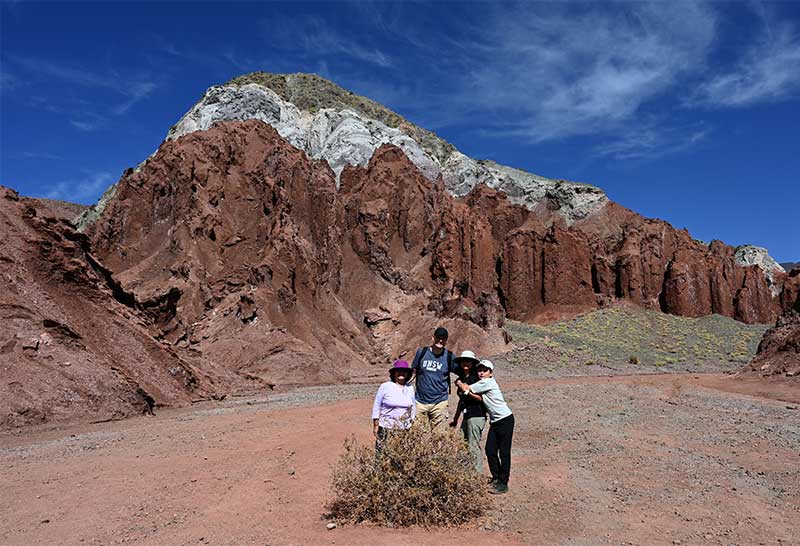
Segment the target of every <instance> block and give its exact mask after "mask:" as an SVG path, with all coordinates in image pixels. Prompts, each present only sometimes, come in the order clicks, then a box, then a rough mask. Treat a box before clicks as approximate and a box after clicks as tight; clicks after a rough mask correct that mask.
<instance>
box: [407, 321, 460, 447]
mask: <svg viewBox="0 0 800 546" xmlns="http://www.w3.org/2000/svg"><path fill="white" fill-rule="evenodd" d="M447 337H448V333H447V330H446V329H445V328H442V327H441V326H440V327H439V328H437V329H436V330H435V331H434V332H433V344H432V345H431V346H430V347H422V348H421V349H417V353H416V354H415V355H414V361H413V363H412V364H411V367H412V368H413V369H414V374H415V377H416V380H417V418H418V419H423V421H424V422H426V423H430V426H431V428H432V429H433V430H438V431H442V432H446V431H447V421H448V419H447V418H448V410H447V398H448V396H449V394H450V374H451V373H458V365H457V364H456V363H455V362H454V359H453V353H451V352H450V351H449V350H448V349H446V348H445V345H446V344H447Z"/></svg>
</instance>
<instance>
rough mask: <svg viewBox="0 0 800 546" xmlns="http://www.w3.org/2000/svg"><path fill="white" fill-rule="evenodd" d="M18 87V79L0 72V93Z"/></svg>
mask: <svg viewBox="0 0 800 546" xmlns="http://www.w3.org/2000/svg"><path fill="white" fill-rule="evenodd" d="M18 85H19V79H17V77H16V76H14V75H13V74H10V73H8V72H5V71H0V91H10V90H12V89H14V88H15V87H17V86H18Z"/></svg>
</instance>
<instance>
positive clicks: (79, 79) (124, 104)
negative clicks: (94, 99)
mask: <svg viewBox="0 0 800 546" xmlns="http://www.w3.org/2000/svg"><path fill="white" fill-rule="evenodd" d="M10 60H11V61H12V62H13V63H14V65H16V66H18V67H21V68H22V69H24V70H25V71H27V72H28V73H29V74H30V75H31V77H34V78H41V77H46V78H47V79H54V80H58V81H60V82H61V83H66V84H72V85H76V86H80V87H86V88H90V89H99V90H105V91H110V92H112V93H113V94H115V95H118V96H119V97H120V100H121V102H116V103H115V104H114V105H112V106H111V107H109V113H110V114H112V115H117V116H119V115H122V114H125V113H127V112H128V111H129V110H130V109H131V108H132V107H133V106H134V105H135V104H136V103H138V102H140V101H142V100H144V99H146V98H147V97H149V96H150V95H151V94H152V93H153V92H154V91H155V90H156V89H157V87H158V86H157V84H156V83H155V82H154V81H152V79H151V78H147V77H141V78H130V77H122V76H120V75H119V74H117V73H115V72H113V71H110V72H109V73H98V72H96V71H92V70H87V69H84V68H82V67H78V66H73V65H69V64H67V63H56V62H52V61H49V60H45V59H38V58H29V57H21V56H12V57H10ZM49 102H51V103H52V99H51V100H50V101H49ZM58 108H59V107H57V106H54V105H52V104H51V109H58ZM92 115H94V116H95V117H98V118H100V117H103V116H102V115H101V114H99V113H96V112H94V113H93V114H92ZM71 123H72V125H73V126H75V127H77V128H79V129H81V130H91V129H88V127H89V125H92V126H94V128H96V126H97V125H98V124H97V123H90V122H88V121H85V120H77V121H71Z"/></svg>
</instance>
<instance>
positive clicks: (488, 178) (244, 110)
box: [167, 83, 608, 224]
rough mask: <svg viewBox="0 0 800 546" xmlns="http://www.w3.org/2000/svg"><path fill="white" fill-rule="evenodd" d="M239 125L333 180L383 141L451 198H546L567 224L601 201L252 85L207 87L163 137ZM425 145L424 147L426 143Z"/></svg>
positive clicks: (572, 186)
mask: <svg viewBox="0 0 800 546" xmlns="http://www.w3.org/2000/svg"><path fill="white" fill-rule="evenodd" d="M247 119H258V120H261V121H263V122H264V123H267V124H269V125H271V126H272V127H274V128H275V130H276V131H278V134H280V135H281V136H282V137H283V138H284V139H286V140H287V141H288V142H289V143H291V144H292V145H293V146H295V147H296V148H299V149H301V150H304V151H305V152H306V153H307V154H308V156H309V157H312V158H314V159H324V160H325V161H327V162H328V164H329V165H330V166H331V169H332V170H333V171H334V173H335V174H336V177H337V181H338V178H339V175H340V174H341V172H342V170H343V169H344V167H345V166H346V165H358V166H362V167H363V166H366V165H367V163H368V162H369V160H370V158H371V157H372V154H373V153H374V151H375V150H376V149H377V148H378V147H380V146H381V145H382V144H386V143H389V144H394V145H395V146H398V147H400V148H401V149H402V150H403V151H404V152H405V153H406V155H407V156H408V158H409V159H410V160H411V161H412V162H413V163H414V164H415V165H416V166H417V168H419V169H420V171H421V172H422V173H423V174H424V175H425V176H426V177H427V178H429V179H431V180H435V179H436V178H437V177H438V176H439V175H440V174H441V175H442V177H443V179H444V182H445V187H446V188H447V189H448V190H449V191H450V192H451V193H452V194H453V195H456V196H459V197H461V196H464V195H466V194H467V193H469V191H470V190H472V188H474V187H475V186H476V185H477V184H480V183H483V184H486V185H487V186H489V187H491V188H494V189H497V190H499V191H502V192H504V193H506V194H507V195H508V196H509V198H510V200H511V201H512V202H513V203H516V204H519V205H524V206H527V207H529V208H533V207H535V206H536V205H537V204H538V203H539V202H541V201H542V199H545V198H549V199H551V200H552V201H553V202H554V203H555V204H556V205H557V207H558V210H559V212H561V214H562V216H563V217H564V219H565V220H566V222H567V224H571V223H573V222H574V221H576V220H579V219H581V218H584V217H586V216H587V215H589V214H591V213H592V212H593V211H595V210H598V209H599V208H601V207H603V206H604V205H605V204H606V202H607V201H608V198H607V197H606V195H605V194H604V193H603V191H602V190H600V189H599V188H596V187H594V186H590V185H588V184H579V183H575V182H567V181H556V180H551V179H549V178H544V177H542V176H537V175H535V174H531V173H528V172H525V171H522V170H520V169H514V168H511V167H505V166H503V165H498V164H496V163H494V162H491V161H476V160H475V159H472V158H470V157H467V156H466V155H464V154H462V153H460V152H458V151H454V152H453V153H451V154H450V155H449V157H447V159H446V160H445V161H444V164H443V165H442V164H441V162H440V161H439V160H438V159H437V154H435V153H433V152H432V151H431V153H428V152H427V151H426V150H425V149H423V147H422V145H421V144H420V143H418V142H417V141H416V140H414V139H413V138H411V137H410V136H409V135H408V134H406V133H405V132H403V131H402V130H400V129H397V128H393V127H389V126H387V125H385V124H384V123H382V122H380V121H377V120H375V119H371V118H368V117H366V116H365V115H363V114H361V113H358V112H355V111H353V110H350V109H341V110H336V109H333V108H323V109H321V110H319V111H317V112H314V113H312V112H308V111H304V110H301V109H299V108H298V107H297V106H295V105H294V104H292V103H291V102H288V101H286V100H284V99H282V98H281V97H280V96H279V95H278V94H277V93H275V92H274V91H273V90H272V89H270V88H269V87H266V86H263V85H260V84H257V83H248V84H245V85H221V86H214V87H211V88H210V89H209V90H208V91H206V93H205V95H203V97H202V99H200V101H199V102H198V103H197V104H195V105H194V106H193V107H192V108H191V110H189V111H188V112H187V113H186V114H185V115H184V116H183V117H182V118H181V119H180V120H179V121H178V123H176V124H175V125H174V126H173V127H172V129H170V131H169V133H168V134H167V139H168V140H174V139H176V138H179V137H181V136H183V135H185V134H188V133H191V132H194V131H203V130H206V129H209V128H210V127H211V126H212V125H213V124H214V123H215V122H217V121H243V120H247ZM441 143H442V144H444V141H441ZM433 144H437V143H433ZM428 147H429V148H430V147H432V144H431V143H430V142H429V143H428Z"/></svg>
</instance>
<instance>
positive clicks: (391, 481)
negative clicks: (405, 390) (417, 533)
mask: <svg viewBox="0 0 800 546" xmlns="http://www.w3.org/2000/svg"><path fill="white" fill-rule="evenodd" d="M344 448H345V449H344V453H343V454H342V455H341V457H340V458H339V461H338V463H337V464H336V466H335V467H334V472H333V483H332V487H331V489H332V494H333V500H332V501H330V502H329V503H328V505H327V508H328V510H330V517H331V518H333V519H336V520H338V521H343V522H349V523H360V522H372V523H377V524H380V525H385V526H389V527H394V526H407V525H422V526H425V527H449V526H455V525H460V524H462V523H465V522H467V521H469V520H471V519H473V518H476V517H478V516H480V515H481V514H482V513H483V511H484V506H485V504H486V497H487V495H486V493H487V489H486V485H485V483H484V480H483V477H482V476H480V475H479V474H478V473H477V472H475V469H474V464H473V461H472V458H471V457H470V454H469V451H468V450H467V446H466V444H465V443H464V440H463V438H462V437H461V435H460V434H458V435H456V434H455V433H437V432H432V431H430V430H428V429H427V428H426V427H424V426H423V425H421V424H419V422H417V423H415V424H414V426H412V427H411V430H409V431H408V432H402V431H401V432H394V433H390V434H389V436H388V438H387V439H386V443H385V445H384V447H383V450H382V452H381V455H380V456H376V454H375V449H374V446H372V445H368V446H365V445H359V444H358V443H356V441H355V438H350V439H348V440H346V441H345V444H344Z"/></svg>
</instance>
